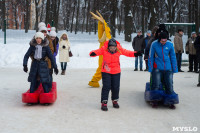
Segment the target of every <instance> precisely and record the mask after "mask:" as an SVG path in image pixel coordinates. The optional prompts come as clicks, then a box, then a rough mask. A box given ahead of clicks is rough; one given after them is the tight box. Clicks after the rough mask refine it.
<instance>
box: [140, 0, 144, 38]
mask: <svg viewBox="0 0 200 133" xmlns="http://www.w3.org/2000/svg"><path fill="white" fill-rule="evenodd" d="M141 2H142V18H141V19H142V34H143V35H144V19H145V16H144V14H145V2H144V0H142V1H141Z"/></svg>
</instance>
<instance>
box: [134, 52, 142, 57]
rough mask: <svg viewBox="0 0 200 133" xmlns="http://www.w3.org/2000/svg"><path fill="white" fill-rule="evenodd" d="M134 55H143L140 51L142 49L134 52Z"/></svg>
mask: <svg viewBox="0 0 200 133" xmlns="http://www.w3.org/2000/svg"><path fill="white" fill-rule="evenodd" d="M134 56H135V57H138V56H142V53H140V51H138V52H137V53H134Z"/></svg>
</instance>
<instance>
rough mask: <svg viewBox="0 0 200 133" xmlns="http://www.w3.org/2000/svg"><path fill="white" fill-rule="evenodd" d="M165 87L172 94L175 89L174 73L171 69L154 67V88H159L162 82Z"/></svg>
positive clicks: (152, 87) (166, 91)
mask: <svg viewBox="0 0 200 133" xmlns="http://www.w3.org/2000/svg"><path fill="white" fill-rule="evenodd" d="M161 81H162V84H163V85H164V87H165V93H166V94H172V93H173V92H174V91H173V73H172V71H169V70H159V69H153V71H152V86H151V89H152V90H159V87H160V83H161Z"/></svg>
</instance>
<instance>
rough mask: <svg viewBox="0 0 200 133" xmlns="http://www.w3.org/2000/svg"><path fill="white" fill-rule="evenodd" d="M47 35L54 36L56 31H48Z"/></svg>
mask: <svg viewBox="0 0 200 133" xmlns="http://www.w3.org/2000/svg"><path fill="white" fill-rule="evenodd" d="M49 36H53V37H56V36H57V34H56V32H55V31H50V33H49Z"/></svg>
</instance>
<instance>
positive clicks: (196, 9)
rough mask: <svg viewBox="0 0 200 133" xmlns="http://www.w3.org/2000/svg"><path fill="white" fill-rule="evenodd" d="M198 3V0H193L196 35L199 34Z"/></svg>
mask: <svg viewBox="0 0 200 133" xmlns="http://www.w3.org/2000/svg"><path fill="white" fill-rule="evenodd" d="M198 11H199V3H198V0H195V24H196V29H195V30H196V33H198V32H199V12H198Z"/></svg>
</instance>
